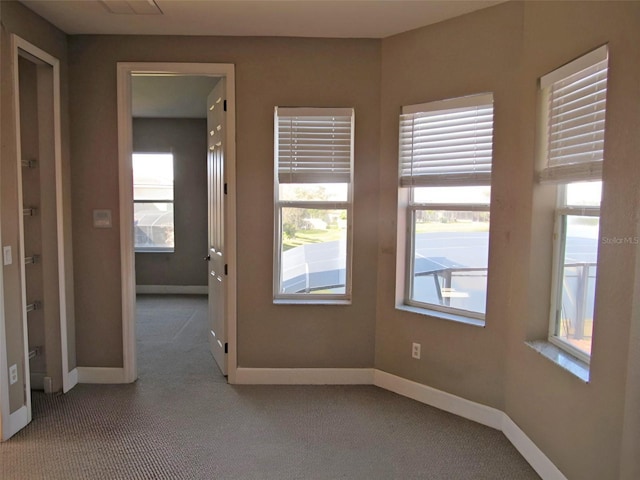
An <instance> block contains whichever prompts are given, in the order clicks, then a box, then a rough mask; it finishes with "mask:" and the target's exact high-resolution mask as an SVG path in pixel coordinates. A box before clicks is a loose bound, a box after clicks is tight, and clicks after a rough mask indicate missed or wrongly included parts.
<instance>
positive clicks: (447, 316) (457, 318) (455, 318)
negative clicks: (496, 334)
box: [396, 304, 484, 328]
mask: <svg viewBox="0 0 640 480" xmlns="http://www.w3.org/2000/svg"><path fill="white" fill-rule="evenodd" d="M396 310H403V311H405V312H411V313H417V314H419V315H424V316H427V317H432V318H440V319H442V320H449V321H452V322H458V323H463V324H465V325H471V326H474V327H483V328H484V320H479V319H477V318H471V317H465V316H464V315H454V314H452V313H445V312H440V311H438V310H429V309H427V308H420V307H414V306H411V305H404V304H402V305H396Z"/></svg>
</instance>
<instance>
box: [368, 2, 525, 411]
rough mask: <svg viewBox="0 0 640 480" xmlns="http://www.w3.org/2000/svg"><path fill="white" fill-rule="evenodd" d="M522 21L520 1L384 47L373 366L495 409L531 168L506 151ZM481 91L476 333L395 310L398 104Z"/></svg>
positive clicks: (512, 143) (510, 144)
mask: <svg viewBox="0 0 640 480" xmlns="http://www.w3.org/2000/svg"><path fill="white" fill-rule="evenodd" d="M521 25H522V5H520V4H509V5H505V6H503V7H501V8H497V9H489V10H485V11H481V12H479V13H478V14H475V15H467V16H464V17H461V18H459V19H456V20H453V21H450V22H445V23H441V24H437V25H433V26H431V27H427V28H423V29H420V30H416V31H412V32H408V33H405V34H402V35H398V36H395V37H391V38H388V39H385V40H384V41H383V44H382V45H383V48H382V59H383V61H382V114H381V118H382V127H381V132H382V133H381V159H383V160H382V162H381V171H380V172H381V174H380V190H381V197H380V226H379V236H380V237H379V238H380V253H379V256H378V261H379V271H378V312H377V313H378V322H377V329H376V366H377V368H380V369H381V370H384V371H387V372H390V373H394V374H398V375H401V376H404V377H407V378H410V379H412V380H415V381H417V382H420V383H424V384H427V385H430V386H432V387H435V388H439V389H442V390H445V391H447V392H451V393H454V394H456V395H460V396H462V397H465V398H471V399H473V400H474V401H476V402H480V403H483V404H487V405H490V406H492V407H495V408H500V409H502V408H503V407H504V403H503V401H504V375H505V373H504V357H505V354H506V341H505V340H506V337H507V332H508V329H509V315H508V312H509V307H510V306H509V302H508V301H505V299H507V298H509V295H508V292H509V289H510V288H511V285H512V281H513V277H514V276H516V275H518V270H519V268H520V266H519V265H518V264H516V263H514V262H513V261H512V258H513V257H514V256H515V255H516V254H517V253H518V251H520V252H521V251H522V248H523V247H524V249H525V251H526V249H527V248H528V242H527V239H528V234H527V233H526V229H527V223H526V217H527V211H528V203H527V199H526V197H524V198H523V197H521V196H519V193H520V192H521V187H519V186H518V182H520V183H521V184H523V183H525V182H527V181H529V180H530V178H531V176H532V168H533V167H532V165H527V164H526V163H524V162H522V161H521V159H519V158H518V157H516V156H514V155H513V153H512V152H513V151H514V149H517V148H518V142H519V133H518V125H517V124H518V118H517V117H518V96H517V93H518V92H517V90H516V89H514V83H515V84H516V85H517V84H518V81H519V62H520V60H519V59H520V55H521V52H522V41H521ZM483 92H493V93H494V104H495V106H494V108H495V113H494V116H495V127H494V132H495V133H494V135H495V138H494V161H493V162H494V168H493V172H494V174H493V186H492V209H491V232H490V234H491V244H490V251H489V269H490V271H491V277H490V279H489V285H488V289H489V298H488V300H487V321H486V327H484V328H481V327H476V326H471V325H464V324H460V323H456V322H452V321H446V320H441V319H437V318H432V317H428V316H424V315H419V314H415V313H409V312H406V311H399V310H396V309H395V308H394V305H395V271H396V256H395V250H396V228H395V225H396V216H397V211H396V205H397V195H398V191H397V168H398V167H397V149H398V114H399V112H400V108H401V106H402V105H411V104H416V103H423V102H428V101H432V100H441V99H445V98H452V97H460V96H464V95H471V94H476V93H483ZM514 134H515V135H514ZM529 183H530V182H529ZM528 188H529V189H530V188H531V187H530V186H529V187H528ZM522 193H525V192H522ZM523 230H524V232H523ZM521 242H525V243H524V245H523V243H521ZM412 342H418V343H420V344H422V359H421V360H420V361H416V360H413V359H412V358H411V343H412Z"/></svg>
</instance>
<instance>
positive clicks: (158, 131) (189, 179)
mask: <svg viewBox="0 0 640 480" xmlns="http://www.w3.org/2000/svg"><path fill="white" fill-rule="evenodd" d="M202 101H203V102H206V98H203V99H202ZM133 151H134V152H140V153H144V152H147V153H156V152H167V153H168V152H171V153H173V156H174V161H173V163H174V177H175V178H174V198H175V200H174V213H175V215H174V228H175V237H174V238H175V251H174V252H173V253H150V252H145V253H136V285H206V284H207V263H206V262H205V261H204V260H203V258H204V257H205V256H206V255H207V250H208V249H207V121H206V119H200V118H135V119H134V120H133Z"/></svg>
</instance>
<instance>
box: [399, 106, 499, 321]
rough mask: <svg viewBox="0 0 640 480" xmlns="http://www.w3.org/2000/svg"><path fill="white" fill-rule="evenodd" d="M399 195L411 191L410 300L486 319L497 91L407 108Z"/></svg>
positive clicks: (402, 128) (406, 299)
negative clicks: (495, 95) (494, 110)
mask: <svg viewBox="0 0 640 480" xmlns="http://www.w3.org/2000/svg"><path fill="white" fill-rule="evenodd" d="M399 145H400V153H399V157H400V174H399V176H400V195H401V196H402V195H405V196H408V201H407V208H406V215H407V225H408V229H409V234H408V238H406V239H405V240H406V242H407V248H406V260H405V262H406V264H405V270H404V271H405V277H406V278H405V279H404V303H405V304H407V305H410V306H413V307H419V308H425V309H428V310H435V311H440V312H444V313H449V314H454V315H459V316H464V317H469V318H473V319H476V320H483V319H484V314H485V310H486V298H487V272H488V251H489V224H490V222H489V217H490V215H489V210H490V197H491V165H492V160H493V95H492V94H482V95H474V96H470V97H462V98H456V99H451V100H444V101H440V102H432V103H427V104H420V105H412V106H407V107H403V110H402V115H401V116H400V140H399Z"/></svg>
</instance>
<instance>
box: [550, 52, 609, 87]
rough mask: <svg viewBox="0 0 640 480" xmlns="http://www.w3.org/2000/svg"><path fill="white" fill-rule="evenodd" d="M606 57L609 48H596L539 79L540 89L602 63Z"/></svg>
mask: <svg viewBox="0 0 640 480" xmlns="http://www.w3.org/2000/svg"><path fill="white" fill-rule="evenodd" d="M608 55H609V47H608V46H607V45H603V46H601V47H598V48H596V49H595V50H592V51H590V52H589V53H587V54H585V55H582V56H580V57H578V58H576V59H575V60H572V61H570V62H569V63H566V64H565V65H563V66H562V67H560V68H556V69H555V70H554V71H552V72H549V73H547V74H546V75H543V76H542V77H540V88H547V87H548V86H549V85H553V84H554V83H556V82H557V81H558V80H563V79H565V78H567V77H570V76H571V75H573V74H575V73H578V72H581V71H582V70H584V69H586V68H589V67H591V66H593V65H595V64H596V63H598V62H602V61H604V60H606V59H607V57H608Z"/></svg>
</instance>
